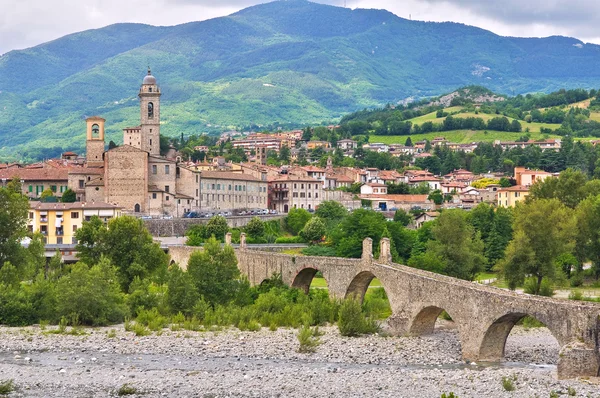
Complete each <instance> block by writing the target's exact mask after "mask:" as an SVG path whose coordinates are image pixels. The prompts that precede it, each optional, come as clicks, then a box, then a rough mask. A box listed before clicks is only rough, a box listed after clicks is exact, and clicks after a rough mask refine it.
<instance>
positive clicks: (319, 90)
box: [0, 0, 600, 159]
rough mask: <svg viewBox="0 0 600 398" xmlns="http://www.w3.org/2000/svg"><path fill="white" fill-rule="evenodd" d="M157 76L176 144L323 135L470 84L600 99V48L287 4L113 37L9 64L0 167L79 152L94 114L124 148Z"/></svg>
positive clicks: (83, 39) (4, 63)
mask: <svg viewBox="0 0 600 398" xmlns="http://www.w3.org/2000/svg"><path fill="white" fill-rule="evenodd" d="M148 65H150V66H151V67H152V70H153V72H154V74H155V76H156V77H157V79H158V83H159V85H161V88H162V92H163V108H162V109H163V115H162V116H163V122H164V127H163V128H162V131H163V132H164V133H165V134H168V135H179V134H181V133H184V134H186V135H189V134H198V133H201V132H204V131H209V132H210V131H213V132H217V131H219V130H223V129H226V128H234V127H240V128H241V127H244V126H248V127H250V126H252V125H268V124H274V123H275V124H277V123H278V124H279V125H289V126H291V125H297V126H300V125H305V124H308V123H310V124H315V123H324V122H329V121H335V120H338V119H339V118H340V117H341V116H343V115H344V114H347V113H348V112H352V111H355V110H358V109H362V108H365V107H378V106H382V105H384V104H386V103H395V102H398V101H400V100H403V99H405V98H408V97H416V98H421V97H427V96H434V95H440V94H442V93H447V92H451V91H453V90H454V89H456V88H458V87H462V86H466V85H470V84H480V85H483V86H486V87H488V88H491V89H493V90H494V91H496V92H499V93H502V94H517V93H526V92H532V91H542V92H549V91H553V90H556V89H558V88H562V87H565V88H576V87H585V88H594V87H600V46H596V45H593V44H586V43H583V42H582V41H580V40H578V39H574V38H568V37H562V36H551V37H548V38H541V39H537V38H514V37H503V36H499V35H496V34H494V33H492V32H489V31H486V30H484V29H481V28H476V27H471V26H467V25H463V24H459V23H452V22H444V23H429V22H421V21H411V20H407V19H403V18H401V17H398V16H396V15H394V14H392V13H391V12H389V11H386V10H368V9H355V10H350V9H346V8H340V7H335V6H328V5H322V4H316V3H310V2H308V1H304V0H293V1H278V2H272V3H266V4H260V5H256V6H252V7H248V8H246V9H244V10H240V11H238V12H236V13H234V14H231V15H230V16H226V17H220V18H214V19H210V20H207V21H201V22H189V23H186V24H182V25H175V26H158V27H156V26H152V25H146V24H132V23H121V24H113V25H109V26H107V27H105V28H100V29H94V30H89V31H83V32H78V33H73V34H70V35H67V36H65V37H63V38H60V39H56V40H53V41H51V42H48V43H44V44H41V45H38V46H36V47H32V48H29V49H26V50H17V51H11V52H9V53H6V54H4V55H3V56H1V57H0V158H2V157H3V158H10V157H11V156H13V157H20V158H29V159H34V158H40V157H50V156H55V155H56V154H57V153H60V151H61V150H63V149H64V150H67V149H71V150H78V151H81V150H82V148H83V146H84V133H85V132H84V131H83V130H84V128H83V119H84V117H85V116H89V115H93V114H100V115H102V116H103V117H105V118H106V119H107V134H108V139H112V140H115V141H116V142H119V141H120V140H121V129H122V128H123V127H126V126H127V125H133V124H136V123H137V121H138V119H139V110H138V108H137V99H136V96H137V90H138V88H139V85H140V83H141V79H142V77H143V75H144V74H145V69H146V67H147V66H148ZM215 126H218V127H215Z"/></svg>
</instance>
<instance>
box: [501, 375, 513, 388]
mask: <svg viewBox="0 0 600 398" xmlns="http://www.w3.org/2000/svg"><path fill="white" fill-rule="evenodd" d="M502 388H504V391H515V383H514V382H513V380H512V379H510V378H508V377H503V378H502Z"/></svg>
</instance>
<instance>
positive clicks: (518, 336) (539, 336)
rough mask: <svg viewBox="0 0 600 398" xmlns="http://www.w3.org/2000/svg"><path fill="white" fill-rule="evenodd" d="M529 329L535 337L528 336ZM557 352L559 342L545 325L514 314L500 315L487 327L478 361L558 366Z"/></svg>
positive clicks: (520, 314) (525, 315) (519, 313)
mask: <svg viewBox="0 0 600 398" xmlns="http://www.w3.org/2000/svg"><path fill="white" fill-rule="evenodd" d="M515 326H518V327H515ZM531 328H535V330H536V333H535V334H531V333H527V331H526V329H531ZM559 351H560V343H559V340H558V339H557V338H556V336H555V334H554V333H553V332H552V330H550V329H549V328H548V327H547V324H546V323H545V322H543V321H542V320H540V319H538V318H537V317H535V316H531V315H529V314H527V313H524V312H514V313H509V314H506V315H503V316H501V317H500V318H498V319H496V320H495V321H494V322H493V323H492V324H491V325H490V326H489V327H488V328H487V330H486V332H485V335H484V337H483V340H482V342H481V347H480V349H479V360H480V361H492V362H497V361H502V360H508V361H510V362H527V363H538V364H542V363H543V364H557V363H558V359H559V355H558V354H559Z"/></svg>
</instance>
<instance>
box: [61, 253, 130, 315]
mask: <svg viewBox="0 0 600 398" xmlns="http://www.w3.org/2000/svg"><path fill="white" fill-rule="evenodd" d="M56 291H57V308H56V310H57V314H58V316H59V317H61V316H65V317H67V318H73V317H76V318H77V320H78V321H79V322H81V323H82V324H84V325H107V324H113V323H119V322H122V321H123V319H124V318H125V316H126V315H127V306H126V304H125V299H124V295H123V293H121V291H120V289H119V284H118V282H117V271H116V269H115V268H114V267H113V266H112V265H111V263H110V261H109V260H108V259H107V258H103V259H101V260H100V262H99V263H98V264H96V265H94V266H93V267H92V268H89V267H88V266H87V265H86V264H84V263H81V262H79V263H77V264H75V265H73V268H72V269H71V272H70V273H69V274H68V275H66V276H64V277H62V278H61V279H59V281H58V284H57V289H56Z"/></svg>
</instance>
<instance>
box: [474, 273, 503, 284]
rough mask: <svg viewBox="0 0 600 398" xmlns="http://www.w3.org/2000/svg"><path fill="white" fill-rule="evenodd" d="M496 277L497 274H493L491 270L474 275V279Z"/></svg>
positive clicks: (480, 279)
mask: <svg viewBox="0 0 600 398" xmlns="http://www.w3.org/2000/svg"><path fill="white" fill-rule="evenodd" d="M495 278H498V274H495V273H493V272H482V273H480V274H477V276H476V277H475V280H476V281H478V282H479V281H487V280H489V279H495Z"/></svg>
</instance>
